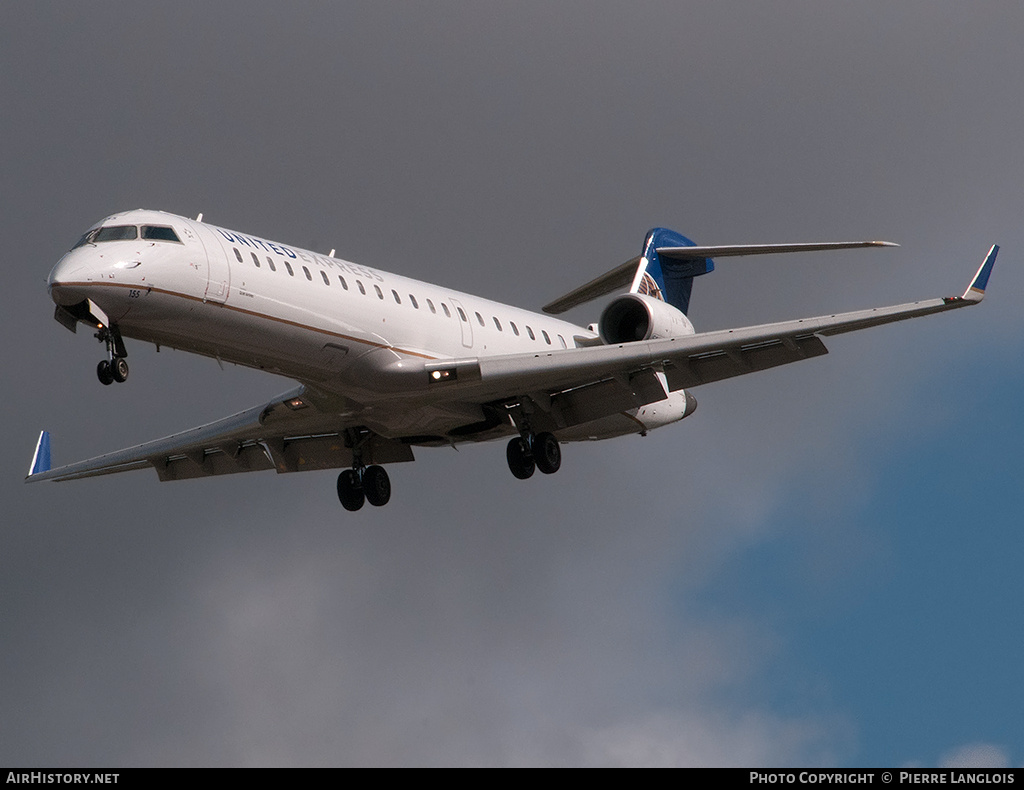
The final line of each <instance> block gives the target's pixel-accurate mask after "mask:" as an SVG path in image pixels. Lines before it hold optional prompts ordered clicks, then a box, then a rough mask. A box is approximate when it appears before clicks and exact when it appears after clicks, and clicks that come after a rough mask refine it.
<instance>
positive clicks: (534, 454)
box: [505, 432, 562, 480]
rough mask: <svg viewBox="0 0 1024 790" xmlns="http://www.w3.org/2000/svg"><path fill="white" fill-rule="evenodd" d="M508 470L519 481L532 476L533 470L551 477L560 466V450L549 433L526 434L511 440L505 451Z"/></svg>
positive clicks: (556, 440) (556, 441)
mask: <svg viewBox="0 0 1024 790" xmlns="http://www.w3.org/2000/svg"><path fill="white" fill-rule="evenodd" d="M505 457H506V458H507V459H508V468H509V469H510V470H511V472H512V474H513V475H515V476H516V477H518V478H519V479H520V480H526V479H528V478H530V477H532V476H533V471H534V469H539V470H540V471H541V472H543V473H544V474H546V475H553V474H554V473H555V472H557V471H558V468H559V467H560V466H561V465H562V448H561V447H559V445H558V439H556V438H555V436H554V434H551V433H546V432H545V433H538V434H532V433H527V434H525V435H523V436H520V437H519V438H517V439H512V440H511V441H510V442H509V443H508V448H507V449H506V450H505Z"/></svg>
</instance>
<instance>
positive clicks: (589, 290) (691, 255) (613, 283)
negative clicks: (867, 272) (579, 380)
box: [543, 241, 899, 315]
mask: <svg viewBox="0 0 1024 790" xmlns="http://www.w3.org/2000/svg"><path fill="white" fill-rule="evenodd" d="M898 246H899V245H898V244H894V243H893V242H891V241H835V242H811V243H803V244H725V245H718V246H703V247H699V246H694V247H656V248H655V249H656V250H657V253H658V255H660V256H661V257H663V258H667V259H669V260H687V259H695V258H729V257H734V256H739V255H773V254H777V253H787V252H823V251H828V250H852V249H860V248H864V247H898ZM642 257H643V256H640V255H638V256H636V257H635V258H630V259H629V260H628V261H626V262H625V263H623V264H620V265H619V266H616V267H615V268H614V269H612V270H611V271H608V272H605V273H604V274H602V275H601V276H600V277H596V278H595V279H593V280H591V281H590V282H588V283H587V284H586V285H581V286H580V287H579V288H575V289H573V290H572V291H569V293H567V294H565V295H564V296H561V297H559V298H558V299H555V300H554V301H553V302H549V303H548V304H546V305H544V307H543V310H544V312H545V313H549V314H550V315H559V314H560V313H564V312H565V311H566V310H571V309H572V308H573V307H577V306H579V305H581V304H585V303H586V302H589V301H591V300H593V299H597V298H598V297H601V296H605V295H606V294H610V293H611V292H612V291H615V290H618V289H619V288H626V287H628V286H629V285H630V283H632V282H633V278H634V276H635V275H636V270H637V266H638V265H639V264H640V262H641V260H642Z"/></svg>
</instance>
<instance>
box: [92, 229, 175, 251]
mask: <svg viewBox="0 0 1024 790" xmlns="http://www.w3.org/2000/svg"><path fill="white" fill-rule="evenodd" d="M172 232H173V231H172ZM138 237H139V229H138V228H136V227H135V226H134V225H107V226H106V227H102V228H93V229H92V230H90V231H89V232H88V233H86V234H85V235H84V236H82V238H80V239H79V240H78V243H77V244H76V245H75V246H74V247H72V249H77V248H78V247H81V246H83V245H85V244H98V243H100V242H101V241H131V240H132V239H137V238H138Z"/></svg>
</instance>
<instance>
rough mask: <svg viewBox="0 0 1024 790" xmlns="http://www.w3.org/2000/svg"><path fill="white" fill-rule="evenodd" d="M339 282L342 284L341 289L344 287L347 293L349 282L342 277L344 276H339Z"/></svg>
mask: <svg viewBox="0 0 1024 790" xmlns="http://www.w3.org/2000/svg"><path fill="white" fill-rule="evenodd" d="M338 280H339V281H340V282H341V287H342V288H344V289H345V290H346V291H347V290H348V283H347V282H345V278H344V277H342V276H341V275H340V274H339V275H338Z"/></svg>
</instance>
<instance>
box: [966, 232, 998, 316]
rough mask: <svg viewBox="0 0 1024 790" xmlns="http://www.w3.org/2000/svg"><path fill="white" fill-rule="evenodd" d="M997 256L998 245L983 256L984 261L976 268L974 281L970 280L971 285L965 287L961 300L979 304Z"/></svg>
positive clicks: (983, 296)
mask: <svg viewBox="0 0 1024 790" xmlns="http://www.w3.org/2000/svg"><path fill="white" fill-rule="evenodd" d="M998 254H999V245H998V244H993V245H992V246H991V247H990V248H989V251H988V255H986V256H985V260H984V261H982V264H981V266H980V267H978V272H977V274H975V275H974V279H973V280H971V284H970V285H968V286H967V290H966V291H964V295H963V298H964V299H969V300H970V301H972V302H980V301H981V300H982V299H984V298H985V289H986V288H987V287H988V278H989V277H990V276H991V274H992V269H993V267H994V266H995V265H996V256H997V255H998Z"/></svg>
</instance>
